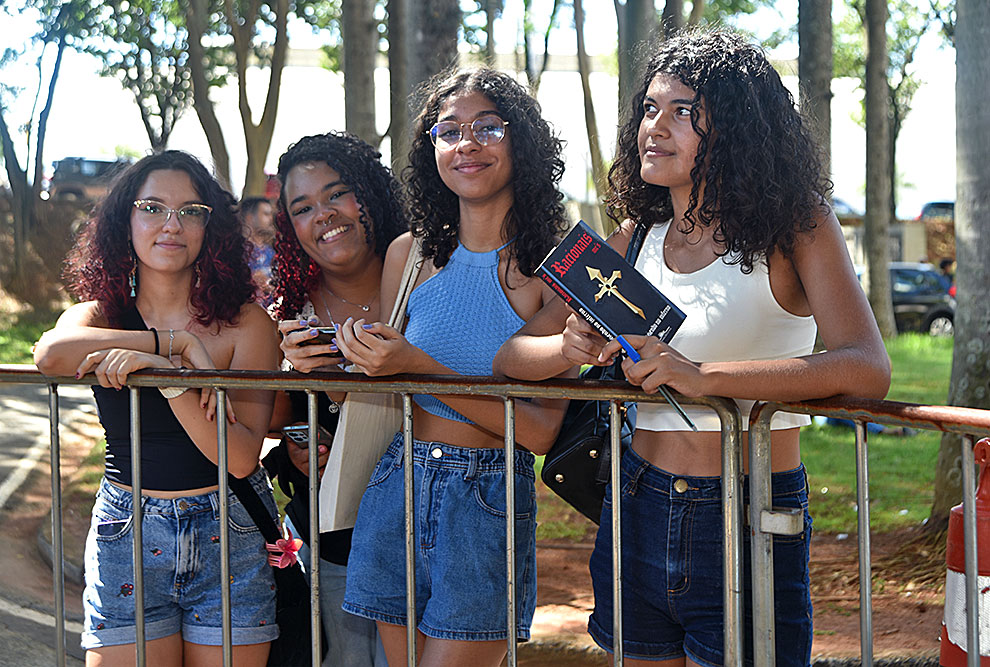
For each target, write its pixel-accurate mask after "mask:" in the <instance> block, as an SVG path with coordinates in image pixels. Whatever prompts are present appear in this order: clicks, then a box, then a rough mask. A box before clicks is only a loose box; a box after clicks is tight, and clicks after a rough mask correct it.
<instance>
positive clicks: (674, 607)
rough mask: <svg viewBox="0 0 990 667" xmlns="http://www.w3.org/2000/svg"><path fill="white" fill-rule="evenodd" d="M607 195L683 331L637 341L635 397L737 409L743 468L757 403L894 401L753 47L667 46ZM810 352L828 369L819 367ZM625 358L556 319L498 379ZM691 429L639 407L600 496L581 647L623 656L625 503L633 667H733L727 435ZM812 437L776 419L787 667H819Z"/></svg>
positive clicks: (509, 348)
mask: <svg viewBox="0 0 990 667" xmlns="http://www.w3.org/2000/svg"><path fill="white" fill-rule="evenodd" d="M609 185H610V190H609V197H608V207H609V212H610V214H611V215H612V217H613V219H614V220H616V222H621V224H620V226H619V229H618V230H617V232H616V233H615V234H613V235H612V237H611V238H610V241H609V242H610V245H611V246H612V247H613V248H614V249H615V250H616V251H618V252H619V253H620V254H621V253H624V251H625V250H626V247H627V246H628V243H629V240H630V237H631V235H632V232H633V230H634V228H635V227H636V226H641V227H645V228H646V230H647V232H646V233H647V235H646V238H645V240H644V243H643V247H642V250H641V252H640V254H639V259H638V261H637V262H636V268H637V269H638V270H639V271H640V272H641V273H642V274H643V275H645V276H646V277H647V278H648V279H649V280H650V281H651V282H652V283H653V284H654V285H655V286H656V287H657V288H658V289H659V290H660V291H661V292H662V293H664V294H665V295H666V296H667V297H669V298H670V299H671V301H673V302H674V303H675V304H677V305H679V306H680V307H681V308H682V309H683V310H684V311H685V313H686V315H687V317H686V319H685V321H684V323H683V325H682V326H681V327H680V329H679V330H678V331H677V333H676V334H675V335H674V336H673V338H672V339H671V341H670V344H669V345H667V344H664V343H662V342H660V340H659V339H657V338H655V337H651V336H650V337H648V336H636V335H628V336H626V338H627V339H628V342H629V343H631V344H632V345H633V347H635V348H636V349H637V350H638V351H639V355H640V357H641V359H640V360H639V361H638V362H636V363H633V362H632V361H631V360H630V359H629V358H626V359H625V360H624V361H623V362H622V369H623V371H624V372H625V375H626V378H627V379H628V380H629V382H631V383H632V384H634V385H637V386H640V387H642V389H643V390H644V391H646V392H647V393H651V394H652V393H655V392H656V391H657V388H658V387H659V386H660V385H668V386H670V387H672V388H673V389H676V390H677V391H679V392H680V393H682V394H684V395H686V396H692V397H696V396H728V397H733V398H735V399H736V400H737V401H738V403H739V407H740V410H741V413H742V416H743V448H744V450H745V449H746V448H747V440H746V431H745V429H746V428H747V427H748V424H747V421H748V420H747V417H748V415H749V411H750V407H751V406H752V405H753V402H754V400H758V399H767V400H782V401H798V400H805V399H814V398H824V397H827V396H832V395H835V394H855V395H857V396H865V397H872V398H883V397H884V396H885V395H886V392H887V389H888V387H889V385H890V361H889V359H888V357H887V353H886V350H885V348H884V345H883V340H882V339H881V338H880V332H879V331H878V329H877V325H876V321H875V320H874V318H873V313H872V311H871V310H870V305H869V303H867V301H866V297H865V295H864V293H863V290H862V288H861V287H860V286H859V283H858V282H857V280H856V274H855V271H854V270H853V266H852V263H851V262H850V259H849V254H848V251H847V250H846V245H845V242H844V240H843V236H842V232H841V230H840V228H839V223H838V220H836V218H835V215H834V214H833V213H832V211H831V208H830V207H829V205H828V203H827V196H826V195H827V192H828V189H829V187H830V185H829V183H828V182H827V180H826V179H825V176H824V175H823V170H822V166H821V162H820V161H819V158H818V152H817V149H816V147H815V146H814V144H813V142H812V140H811V138H810V135H809V133H808V130H807V128H806V127H805V125H804V123H803V121H802V119H801V117H800V115H799V114H798V112H797V110H796V109H795V106H794V100H793V98H792V97H791V94H790V93H789V92H788V90H787V89H786V88H785V87H784V85H783V83H782V82H781V80H780V77H779V75H778V74H777V72H776V71H775V70H774V68H773V66H772V65H771V64H770V63H769V62H768V60H767V58H766V55H765V54H764V53H763V51H762V50H761V49H760V48H758V47H756V46H753V45H751V44H748V43H747V42H746V41H745V40H744V39H743V38H742V37H740V36H738V35H736V34H734V33H731V32H728V31H723V30H710V31H705V30H689V31H684V32H681V33H679V34H677V35H674V36H671V37H669V38H667V39H666V40H665V41H664V42H663V43H662V44H661V45H660V46H659V48H658V49H657V50H656V51H654V53H653V55H652V57H651V58H650V60H649V62H648V64H647V67H646V72H645V75H644V76H643V78H642V79H641V80H640V84H639V87H638V90H637V91H636V92H635V94H634V96H633V101H632V106H631V108H630V109H629V120H628V121H627V122H626V123H625V125H624V126H623V127H622V128H621V130H620V132H619V137H618V144H617V148H616V158H615V161H614V163H613V165H612V168H611V169H610V172H609ZM816 333H818V334H820V335H821V340H822V342H823V343H824V346H825V351H824V352H821V353H817V354H813V353H812V349H813V347H814V344H815V336H816ZM620 351H621V348H620V346H619V344H618V342H617V341H611V342H609V343H607V344H606V342H605V341H604V340H603V339H602V338H601V337H599V336H598V335H597V334H596V333H595V332H594V331H593V330H592V329H591V328H590V327H589V326H587V325H586V324H584V323H583V320H582V319H581V318H580V317H578V316H576V315H574V314H573V313H572V311H570V309H569V308H568V307H567V306H566V305H565V304H564V303H563V302H562V301H559V300H558V301H556V302H554V303H552V304H551V305H550V306H548V307H547V308H545V309H544V310H543V311H542V312H541V313H539V314H538V315H537V316H536V317H534V318H533V319H532V320H531V321H530V322H529V323H528V324H527V325H526V327H524V328H523V329H522V330H521V331H520V332H519V333H518V334H517V335H516V336H514V337H513V338H512V339H510V340H509V342H508V343H507V344H506V345H505V346H503V347H502V349H501V350H500V351H499V353H498V356H497V357H496V359H495V365H494V367H495V370H496V372H500V373H503V374H505V375H508V376H511V377H515V378H521V379H527V380H539V379H543V378H547V377H550V376H552V375H554V374H556V373H559V372H561V371H562V370H564V369H567V368H571V367H573V366H575V365H580V364H588V363H590V364H598V365H603V364H609V363H612V360H613V359H614V358H615V357H616V355H618V354H619V353H620ZM686 410H687V412H688V414H689V415H690V416H691V417H692V419H693V421H694V423H695V424H696V425H697V426H698V429H699V432H697V433H695V432H692V431H688V430H686V428H685V425H684V423H683V422H682V421H681V419H680V417H679V416H678V414H677V413H676V412H675V411H674V409H673V408H672V407H671V406H669V405H667V404H665V403H645V402H641V403H640V404H639V406H638V413H637V418H636V431H635V433H634V435H633V441H632V447H630V448H629V449H628V450H626V452H625V453H624V454H623V457H622V461H621V480H622V486H621V488H620V489H613V488H612V487H611V486H609V487H607V488H606V494H605V503H604V507H603V509H602V517H601V518H602V521H601V528H600V529H599V531H598V537H597V540H596V542H595V549H594V552H593V553H592V556H591V563H590V568H591V575H592V582H593V587H594V592H595V610H594V613H593V614H592V615H591V618H590V620H589V622H588V630H589V632H590V633H591V636H592V638H593V639H594V640H595V642H597V643H598V645H599V646H601V647H602V648H604V649H605V650H606V651H609V652H611V651H612V650H613V646H614V638H613V636H612V628H613V622H612V571H613V570H612V537H611V536H612V526H611V523H612V522H611V512H612V498H613V497H614V494H616V493H621V494H622V496H621V497H622V503H621V508H622V509H621V511H622V531H623V533H622V559H623V560H622V577H623V588H622V591H623V593H622V595H623V599H622V605H623V606H622V610H623V614H624V616H623V623H624V625H623V648H624V656H625V661H626V664H629V665H647V664H649V665H670V666H672V667H680V666H682V665H704V666H712V665H721V664H723V652H722V649H723V613H724V607H723V588H724V583H723V577H722V553H723V544H722V539H723V521H722V512H721V503H720V499H721V495H722V489H721V478H720V473H721V451H722V448H721V437H720V432H719V431H720V428H721V424H720V421H719V419H718V417H717V415H716V414H715V413H714V411H712V410H710V409H707V408H702V407H700V406H699V407H692V406H686ZM808 421H809V420H808V419H807V418H806V417H803V416H801V415H794V414H788V413H777V414H776V415H775V416H774V417H773V420H772V422H771V433H772V435H771V445H772V448H771V452H772V453H771V461H770V465H771V470H772V480H771V484H772V493H773V504H774V506H776V507H789V508H794V509H797V510H799V511H801V512H802V513H803V516H804V529H803V531H802V532H801V533H799V534H798V535H795V536H786V537H781V536H776V537H775V538H774V540H773V550H774V551H773V557H774V558H773V561H774V572H773V574H774V591H775V615H776V624H777V625H776V634H775V637H776V664H777V665H780V666H784V665H793V666H798V665H801V666H802V667H803V666H806V665H808V664H809V662H810V656H811V642H812V622H811V617H812V609H811V595H810V582H809V572H808V558H809V551H808V547H809V542H810V539H811V517H810V516H809V515H808V495H807V477H806V474H805V470H804V466H803V464H802V463H801V452H800V447H799V431H800V427H801V426H802V425H804V424H807V423H808ZM742 460H743V462H744V463H745V462H748V453H747V452H746V451H744V452H743V454H742ZM747 493H748V491H747ZM743 502H745V500H744V501H743ZM743 551H744V553H748V552H749V549H748V545H747V546H744V548H743ZM743 571H744V574H745V582H744V585H745V587H746V589H747V590H748V589H750V588H751V580H750V572H749V570H748V568H743ZM746 611H747V615H748V614H749V613H750V610H749V609H748V608H747V610H746ZM749 621H751V618H747V627H748V623H749ZM747 646H748V645H747ZM751 651H752V647H751V646H748V648H747V652H749V654H750V655H751Z"/></svg>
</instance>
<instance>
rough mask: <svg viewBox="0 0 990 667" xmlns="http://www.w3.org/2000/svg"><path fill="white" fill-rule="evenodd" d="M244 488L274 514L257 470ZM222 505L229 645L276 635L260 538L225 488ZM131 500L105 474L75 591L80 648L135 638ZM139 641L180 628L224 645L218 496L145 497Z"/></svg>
mask: <svg viewBox="0 0 990 667" xmlns="http://www.w3.org/2000/svg"><path fill="white" fill-rule="evenodd" d="M249 479H250V482H251V486H252V487H253V488H254V490H255V491H257V492H258V495H259V496H261V499H262V501H263V502H264V504H265V506H266V507H267V508H268V510H269V512H270V513H271V515H272V517H273V518H274V517H275V515H276V507H275V498H274V497H273V496H272V489H271V485H270V484H269V482H268V477H267V476H266V475H265V472H264V470H258V471H257V472H255V473H254V474H253V475H251V477H250V478H249ZM229 498H230V504H229V506H228V507H229V528H230V531H229V535H230V572H231V582H230V600H231V625H232V628H233V631H232V633H231V637H232V641H233V643H234V644H235V645H240V644H260V643H264V642H269V641H272V640H273V639H275V638H276V637H278V625H277V624H276V623H275V580H274V577H273V576H272V568H271V566H270V565H268V561H267V558H268V556H267V552H266V551H265V540H264V538H262V536H261V532H260V531H259V530H258V528H257V526H255V524H254V521H252V520H251V516H250V515H249V514H248V512H247V510H246V509H244V506H243V505H241V503H240V501H239V500H238V499H237V496H235V495H234V494H233V493H231V494H230V496H229ZM133 499H134V496H133V494H132V493H131V492H130V491H125V490H123V489H120V488H118V487H116V486H114V485H113V484H111V483H109V482H108V481H107V480H106V478H104V479H103V482H102V483H101V484H100V489H99V491H98V492H97V494H96V504H95V505H94V506H93V518H92V523H91V525H90V530H89V535H88V536H87V538H86V555H85V577H86V589H85V591H84V592H83V611H84V614H85V619H84V629H83V634H82V647H83V648H84V649H91V648H98V647H101V646H114V645H118V644H133V643H134V642H135V641H136V636H137V633H136V620H135V607H134V600H135V596H134V556H133V544H134V537H133V530H132V528H133V514H132V512H133V507H134V501H133ZM143 506H144V520H143V521H142V529H143V531H144V535H143V540H142V542H143V544H144V550H143V555H144V621H145V626H144V627H145V639H147V640H152V639H160V638H162V637H168V636H170V635H174V634H175V633H177V632H181V633H182V638H183V639H184V640H185V641H188V642H192V643H194V644H206V645H211V646H219V645H220V644H222V638H221V637H222V625H223V616H222V612H221V606H220V531H221V530H222V529H223V527H222V526H221V525H220V521H219V519H220V499H219V494H218V493H217V492H216V491H214V492H212V493H206V494H203V495H199V496H187V497H183V498H169V499H164V498H150V497H147V496H145V497H144V501H143Z"/></svg>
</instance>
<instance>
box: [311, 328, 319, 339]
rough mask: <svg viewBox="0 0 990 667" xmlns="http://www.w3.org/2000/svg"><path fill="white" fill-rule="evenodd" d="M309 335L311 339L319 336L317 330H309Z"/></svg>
mask: <svg viewBox="0 0 990 667" xmlns="http://www.w3.org/2000/svg"><path fill="white" fill-rule="evenodd" d="M309 335H310V337H312V338H316V337H317V336H319V335H320V330H319V329H310V330H309Z"/></svg>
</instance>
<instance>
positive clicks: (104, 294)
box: [63, 150, 255, 326]
mask: <svg viewBox="0 0 990 667" xmlns="http://www.w3.org/2000/svg"><path fill="white" fill-rule="evenodd" d="M158 170H177V171H182V172H185V173H186V174H188V175H189V178H190V179H191V180H192V183H193V187H194V188H195V189H196V194H197V195H198V196H199V199H200V201H201V202H202V203H204V204H206V205H208V206H210V207H212V208H213V211H212V212H211V213H210V220H209V223H208V224H207V225H206V229H205V233H204V236H203V247H202V248H201V249H200V251H199V257H197V258H196V264H195V269H196V273H197V276H198V279H197V280H196V281H195V282H194V283H193V286H192V291H191V292H190V294H189V303H190V306H191V307H192V311H193V313H194V314H195V317H196V320H197V321H198V322H199V323H200V324H202V325H203V326H210V325H212V324H214V323H216V322H224V323H227V324H233V323H235V322H236V320H237V315H238V313H240V310H241V306H242V305H244V304H245V303H247V302H249V301H250V300H251V297H252V296H253V294H254V289H255V288H254V284H253V283H252V282H251V271H250V269H249V268H248V262H247V257H248V252H249V246H248V242H247V240H246V239H245V238H244V235H243V234H242V233H241V225H240V222H239V220H238V218H237V214H236V201H235V199H234V197H233V195H231V194H230V193H229V192H227V191H226V190H224V189H223V187H222V186H221V185H220V183H219V182H218V181H217V180H216V179H215V178H214V177H213V176H212V175H211V174H210V172H209V171H207V169H206V167H204V166H203V164H202V163H201V162H200V161H199V160H197V159H196V158H195V157H193V156H192V155H190V154H188V153H185V152H183V151H175V150H170V151H164V152H162V153H157V154H155V155H149V156H148V157H145V158H143V159H142V160H140V161H138V162H136V163H135V164H133V165H131V166H130V167H128V168H127V169H126V170H125V171H124V172H123V173H122V174H121V175H120V176H119V177H118V178H117V180H116V182H115V184H114V185H113V187H112V188H111V189H110V192H109V193H108V194H107V196H106V197H105V198H104V199H103V201H102V202H101V203H100V205H99V206H98V207H97V209H96V214H95V217H94V218H93V219H92V220H90V221H89V222H88V223H87V224H86V226H85V228H84V229H83V231H82V232H81V233H80V235H79V237H78V238H77V239H76V243H75V245H74V246H73V248H72V250H71V251H70V253H69V256H68V258H67V259H66V265H65V269H64V272H63V277H64V281H65V284H66V285H67V286H68V289H69V291H70V292H71V293H72V294H74V295H75V296H76V297H78V298H80V299H82V300H95V301H97V302H98V303H99V305H100V311H101V312H102V313H103V316H104V317H105V318H106V319H107V321H108V322H109V323H110V325H111V326H118V325H119V323H120V316H121V313H123V312H124V311H125V310H126V309H128V308H129V307H131V306H133V305H134V302H135V297H132V296H130V287H129V286H128V277H129V276H130V273H131V270H132V269H133V268H134V266H135V261H136V260H135V257H134V248H133V246H132V245H131V239H130V225H131V215H132V213H133V211H134V200H135V198H136V197H137V193H138V191H139V190H140V188H141V186H142V185H143V184H144V182H145V180H147V178H148V175H149V174H150V173H151V172H153V171H158ZM138 288H139V289H140V285H139V286H138Z"/></svg>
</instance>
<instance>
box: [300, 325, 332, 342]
mask: <svg viewBox="0 0 990 667" xmlns="http://www.w3.org/2000/svg"><path fill="white" fill-rule="evenodd" d="M313 328H314V329H316V330H317V331H319V332H320V333H318V334H317V335H315V336H313V337H312V338H304V339H303V340H301V341H299V344H300V345H331V344H332V343H333V339H334V338H335V337H336V336H337V327H313Z"/></svg>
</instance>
